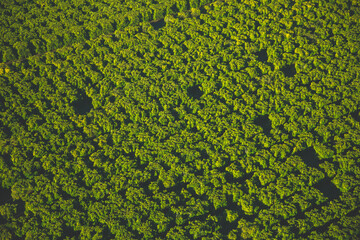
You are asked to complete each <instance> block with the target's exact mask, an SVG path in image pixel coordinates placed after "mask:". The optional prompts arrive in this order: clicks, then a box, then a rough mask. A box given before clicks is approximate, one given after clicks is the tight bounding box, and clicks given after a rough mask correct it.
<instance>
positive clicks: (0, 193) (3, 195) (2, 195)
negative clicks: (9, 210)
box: [0, 185, 13, 205]
mask: <svg viewBox="0 0 360 240" xmlns="http://www.w3.org/2000/svg"><path fill="white" fill-rule="evenodd" d="M12 201H13V199H12V197H11V190H10V189H7V188H3V187H2V186H1V185H0V205H3V204H5V203H10V202H12Z"/></svg>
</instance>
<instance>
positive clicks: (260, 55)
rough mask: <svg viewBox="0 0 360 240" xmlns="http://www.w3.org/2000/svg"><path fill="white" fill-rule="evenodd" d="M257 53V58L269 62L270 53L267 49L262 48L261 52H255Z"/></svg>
mask: <svg viewBox="0 0 360 240" xmlns="http://www.w3.org/2000/svg"><path fill="white" fill-rule="evenodd" d="M255 55H256V56H257V57H258V58H257V60H258V61H260V62H263V63H265V62H267V61H268V55H267V51H266V49H263V50H260V51H259V52H257V53H255Z"/></svg>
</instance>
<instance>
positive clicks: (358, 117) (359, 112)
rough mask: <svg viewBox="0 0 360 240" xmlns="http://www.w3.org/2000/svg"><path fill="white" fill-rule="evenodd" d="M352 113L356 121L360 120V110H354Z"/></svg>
mask: <svg viewBox="0 0 360 240" xmlns="http://www.w3.org/2000/svg"><path fill="white" fill-rule="evenodd" d="M350 115H351V117H352V118H353V119H354V120H355V121H357V122H360V110H357V111H354V112H352V113H351V114H350Z"/></svg>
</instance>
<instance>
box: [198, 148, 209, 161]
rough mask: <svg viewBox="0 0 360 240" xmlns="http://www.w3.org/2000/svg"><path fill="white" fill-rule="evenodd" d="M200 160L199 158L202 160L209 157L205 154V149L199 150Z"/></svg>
mask: <svg viewBox="0 0 360 240" xmlns="http://www.w3.org/2000/svg"><path fill="white" fill-rule="evenodd" d="M200 158H201V159H202V160H206V159H210V156H209V154H208V153H207V152H206V150H205V149H201V150H200Z"/></svg>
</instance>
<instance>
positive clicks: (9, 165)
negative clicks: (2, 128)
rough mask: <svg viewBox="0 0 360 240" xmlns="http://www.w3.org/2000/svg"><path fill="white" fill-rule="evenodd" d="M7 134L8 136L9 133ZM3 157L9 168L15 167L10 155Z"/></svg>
mask: <svg viewBox="0 0 360 240" xmlns="http://www.w3.org/2000/svg"><path fill="white" fill-rule="evenodd" d="M6 134H8V133H6ZM9 134H11V132H10V133H9ZM9 136H10V135H9ZM2 157H3V160H4V162H5V164H6V165H7V166H8V167H12V166H14V165H13V162H12V161H11V157H10V155H9V154H7V153H5V154H3V156H2ZM0 186H1V185H0Z"/></svg>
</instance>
